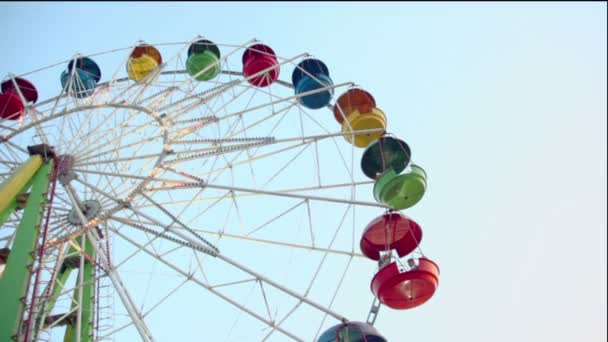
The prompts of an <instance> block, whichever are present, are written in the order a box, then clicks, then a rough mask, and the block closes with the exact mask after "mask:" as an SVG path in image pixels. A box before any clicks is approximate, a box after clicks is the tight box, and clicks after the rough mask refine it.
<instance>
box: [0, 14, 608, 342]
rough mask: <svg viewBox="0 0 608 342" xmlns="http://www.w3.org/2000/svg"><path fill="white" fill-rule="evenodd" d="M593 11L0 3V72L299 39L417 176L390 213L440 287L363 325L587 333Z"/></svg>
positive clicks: (451, 336)
mask: <svg viewBox="0 0 608 342" xmlns="http://www.w3.org/2000/svg"><path fill="white" fill-rule="evenodd" d="M606 10H607V6H606V3H605V2H595V3H591V2H581V3H574V2H573V3H565V2H560V3H443V2H438V3H385V2H374V3H366V2H362V3H360V2H356V3H320V2H297V3H239V2H235V3H233V2H231V3H180V2H176V3H145V2H137V3H122V4H119V3H14V2H13V3H11V2H2V3H0V27H1V28H2V33H3V34H2V39H0V75H2V76H3V77H4V75H6V74H7V73H9V72H12V73H15V74H22V73H25V72H28V71H31V70H34V69H37V68H40V67H43V66H46V65H49V64H52V63H56V62H59V61H62V60H65V59H67V58H69V57H71V56H72V55H73V54H74V53H76V52H80V53H82V54H89V53H94V52H99V51H105V50H110V49H113V48H122V47H127V46H130V45H132V44H133V43H134V42H135V41H137V40H138V39H145V40H146V41H148V42H150V43H154V42H171V41H187V40H190V39H192V38H193V37H194V36H195V35H196V34H203V35H205V36H206V37H208V38H210V39H212V40H214V41H217V42H225V43H243V42H245V41H247V40H249V39H251V38H253V37H256V38H258V39H260V40H262V41H263V42H265V43H267V44H269V45H271V46H273V47H274V48H275V50H276V51H277V53H278V54H280V55H284V56H295V55H296V54H298V53H301V52H310V53H312V54H314V55H315V56H316V57H318V58H321V59H323V60H324V61H326V63H327V64H328V66H329V67H330V70H331V72H332V78H333V79H334V81H336V80H338V81H347V80H348V81H354V82H356V83H357V84H360V85H362V86H363V87H364V88H366V89H367V90H369V91H370V92H372V93H373V95H374V96H375V98H376V100H377V103H378V104H379V107H381V108H382V109H383V110H384V111H385V113H386V114H387V116H388V121H389V124H388V129H389V131H391V132H392V133H395V134H396V135H397V136H399V137H401V138H403V139H404V140H406V141H407V142H408V144H409V145H410V147H411V148H412V150H413V155H414V158H415V160H416V161H417V162H418V163H420V164H421V165H423V166H424V168H425V169H426V170H427V172H428V174H429V190H428V194H427V196H426V197H425V199H424V200H423V201H422V202H421V203H419V204H418V205H417V206H416V207H414V208H412V209H411V210H408V211H407V214H408V215H410V216H411V217H413V218H415V219H416V220H417V222H419V223H420V224H421V226H422V228H423V230H424V240H423V243H422V247H423V250H424V252H425V254H427V255H428V256H429V257H431V258H432V259H433V260H435V261H436V262H437V263H438V264H439V266H440V268H441V278H440V287H439V289H438V292H437V293H436V295H435V297H433V298H432V299H431V300H430V301H429V302H428V303H426V304H425V305H424V306H422V307H420V308H416V309H413V310H411V311H407V312H396V311H391V310H389V309H383V311H381V314H380V317H379V318H378V321H377V324H376V326H377V327H378V328H379V329H380V330H381V332H382V333H383V334H384V335H385V336H386V337H387V338H388V339H389V341H391V342H399V341H425V342H426V341H428V342H441V341H476V342H484V341H495V342H501V341H504V342H507V341H555V342H570V341H589V342H596V341H597V342H600V341H606V338H607V336H606V290H607V289H606V268H607V265H606V260H607V256H606V231H607V223H606V164H607V160H606V155H607V154H606V118H607V109H606V92H607V91H606V82H607V81H606V73H607V70H606V60H607V55H606V40H607V39H606V38H607V37H606V25H607V23H606ZM279 51H280V52H279ZM57 77H58V76H57ZM283 77H287V76H285V75H283ZM366 277H367V276H366ZM366 286H367V285H366ZM344 291H348V289H345V290H344ZM364 300H365V302H366V303H367V302H370V300H369V298H365V299H364ZM366 305H367V304H366ZM176 310H177V309H176ZM190 310H192V309H190ZM358 319H359V320H364V319H365V317H358ZM163 329H167V331H169V330H170V329H171V328H169V327H166V328H163ZM161 334H164V335H163V336H170V334H169V333H167V332H161Z"/></svg>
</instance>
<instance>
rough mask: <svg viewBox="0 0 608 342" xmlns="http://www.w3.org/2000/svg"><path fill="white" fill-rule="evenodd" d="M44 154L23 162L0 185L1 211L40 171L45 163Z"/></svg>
mask: <svg viewBox="0 0 608 342" xmlns="http://www.w3.org/2000/svg"><path fill="white" fill-rule="evenodd" d="M43 161H44V160H43V159H42V156H40V155H38V154H36V155H33V156H31V157H30V158H29V159H28V160H27V161H26V162H25V163H23V164H21V166H19V168H17V170H15V172H13V174H12V175H11V176H10V177H9V178H8V179H6V180H5V181H4V183H2V184H1V185H0V213H1V212H3V211H4V209H6V208H7V207H8V206H9V204H10V203H11V202H12V200H13V199H14V198H15V196H17V194H19V191H21V189H22V188H23V186H24V185H25V184H27V182H28V181H29V180H30V179H31V178H32V176H33V175H34V174H35V173H36V171H38V169H39V168H40V166H41V165H42V163H43Z"/></svg>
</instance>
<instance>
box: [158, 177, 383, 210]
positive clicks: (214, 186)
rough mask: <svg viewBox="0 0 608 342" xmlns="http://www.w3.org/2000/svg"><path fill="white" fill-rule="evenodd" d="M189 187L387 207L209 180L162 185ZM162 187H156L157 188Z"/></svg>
mask: <svg viewBox="0 0 608 342" xmlns="http://www.w3.org/2000/svg"><path fill="white" fill-rule="evenodd" d="M188 188H211V189H220V190H231V191H241V192H249V193H254V194H259V195H269V196H279V197H291V198H300V199H304V200H315V201H324V202H335V203H342V204H353V205H360V206H367V207H378V208H383V209H386V208H387V207H386V206H385V205H383V204H380V203H373V202H363V201H356V200H348V199H341V198H331V197H322V196H313V195H298V194H293V193H283V192H277V191H270V190H262V189H251V188H242V187H237V186H228V185H220V184H211V183H208V182H189V183H183V184H179V185H170V186H166V187H162V189H164V190H177V189H188ZM157 189H160V188H155V190H157Z"/></svg>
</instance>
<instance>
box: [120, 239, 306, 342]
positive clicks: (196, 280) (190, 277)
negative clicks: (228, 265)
mask: <svg viewBox="0 0 608 342" xmlns="http://www.w3.org/2000/svg"><path fill="white" fill-rule="evenodd" d="M114 233H115V234H117V235H119V236H120V237H122V238H123V239H124V240H125V241H127V242H129V243H131V244H132V245H133V246H135V247H136V248H139V249H141V250H142V251H144V252H145V253H146V254H148V255H150V256H151V257H153V258H155V259H156V260H158V261H160V262H161V263H163V264H164V265H166V266H168V267H169V268H171V269H173V270H174V271H175V272H177V273H179V274H181V275H182V276H184V277H186V278H187V279H188V280H189V281H192V282H194V283H195V284H197V285H199V286H201V287H202V288H204V289H206V290H208V291H209V292H211V293H212V294H214V295H216V296H218V297H220V298H221V299H223V300H224V301H226V302H228V303H230V304H232V305H234V306H235V307H237V308H239V309H240V310H242V311H243V312H245V313H247V314H249V315H250V316H252V317H253V318H255V319H257V320H258V321H260V322H262V323H264V324H266V325H267V326H273V325H274V322H272V321H269V320H268V319H266V318H264V317H263V316H261V315H260V314H258V313H256V312H254V311H253V310H251V309H249V308H247V307H245V306H243V305H242V304H241V303H239V302H237V301H235V300H234V299H232V298H230V297H229V296H227V295H225V294H223V293H221V292H219V291H218V290H217V289H214V288H212V287H211V286H210V285H209V284H207V283H205V282H204V281H202V280H200V279H199V278H197V277H195V276H194V275H192V273H191V272H190V271H186V270H184V269H182V268H181V267H179V266H177V265H175V264H174V263H172V262H170V261H168V260H166V259H165V258H162V257H159V256H158V255H157V254H155V253H154V252H153V251H150V250H149V249H147V248H145V247H144V246H142V245H141V244H139V243H138V242H137V241H135V240H133V239H131V238H129V237H128V236H126V235H125V234H122V233H121V232H118V231H114ZM277 330H279V331H280V332H281V333H283V334H284V335H286V336H287V337H289V338H291V339H293V340H295V341H301V342H303V341H304V340H303V339H301V338H299V337H297V336H295V335H294V334H292V333H291V332H289V331H287V330H285V329H283V328H280V327H279V328H277Z"/></svg>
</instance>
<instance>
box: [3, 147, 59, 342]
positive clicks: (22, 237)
mask: <svg viewBox="0 0 608 342" xmlns="http://www.w3.org/2000/svg"><path fill="white" fill-rule="evenodd" d="M38 158H40V157H39V156H38ZM34 159H37V158H34ZM30 166H31V165H30ZM52 168H53V161H52V160H50V161H49V162H48V163H46V164H43V165H42V166H41V167H40V169H38V171H37V172H36V173H35V175H34V178H33V180H32V190H31V192H30V196H29V198H28V200H27V204H26V206H25V210H24V212H23V216H22V219H21V222H20V223H19V226H18V227H17V230H16V232H15V240H14V242H13V246H12V248H11V253H10V255H9V258H8V260H7V262H6V265H5V268H4V272H3V274H2V277H1V278H0V341H3V342H4V341H11V340H12V338H13V336H15V335H17V332H18V329H19V321H20V319H21V315H22V313H23V301H22V300H23V299H24V297H25V295H26V292H27V285H28V281H29V278H30V270H31V265H32V263H33V261H34V256H33V254H34V253H33V252H34V249H35V247H36V238H37V237H38V231H39V229H38V226H39V225H40V221H41V219H42V214H43V208H44V204H45V203H46V192H47V191H48V186H49V178H50V173H51V170H52ZM26 183H27V180H26V181H25V182H22V183H20V185H19V186H18V189H17V190H19V189H21V188H23V186H24V185H25V184H26ZM12 187H13V188H15V187H17V186H16V185H14V184H13V185H12ZM7 202H8V201H7Z"/></svg>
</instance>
